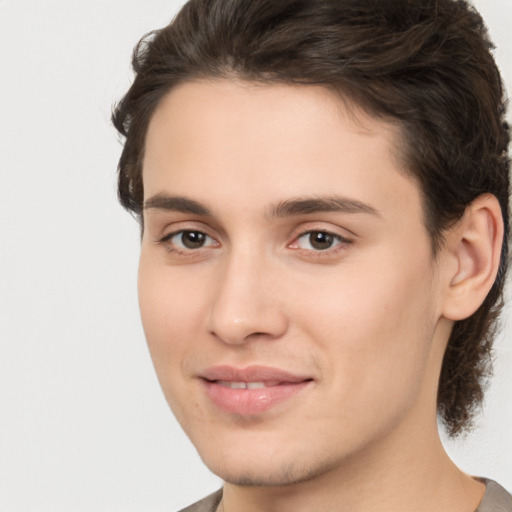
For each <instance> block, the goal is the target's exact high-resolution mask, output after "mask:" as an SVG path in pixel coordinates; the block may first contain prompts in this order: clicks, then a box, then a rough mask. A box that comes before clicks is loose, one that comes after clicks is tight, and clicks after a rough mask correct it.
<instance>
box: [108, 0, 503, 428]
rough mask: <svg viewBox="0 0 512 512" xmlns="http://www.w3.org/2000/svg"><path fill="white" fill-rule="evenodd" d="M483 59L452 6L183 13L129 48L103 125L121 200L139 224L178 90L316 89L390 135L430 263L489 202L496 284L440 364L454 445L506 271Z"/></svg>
mask: <svg viewBox="0 0 512 512" xmlns="http://www.w3.org/2000/svg"><path fill="white" fill-rule="evenodd" d="M492 48H493V46H492V43H491V42H490V40H489V38H488V35H487V31H486V28H485V25H484V23H483V21H482V18H481V17H480V15H479V14H478V13H477V12H476V11H475V9H474V8H473V7H472V6H471V5H469V4H468V2H466V1H463V0H394V1H393V2H387V1H386V2H384V1H380V0H280V1H275V0H190V1H189V2H188V3H187V4H185V6H184V7H183V8H182V9H181V11H180V12H179V14H178V15H177V16H176V18H175V19H174V20H173V22H172V23H171V24H169V25H168V26H167V27H165V28H163V29H161V30H157V31H155V32H152V33H150V34H148V35H147V36H146V37H144V38H143V39H142V40H141V41H140V42H139V44H138V46H137V47H136V48H135V51H134V55H133V68H134V70H135V80H134V82H133V85H132V86H131V88H130V89H129V91H128V92H127V94H126V95H125V96H124V98H123V99H122V101H121V102H120V103H119V104H118V105H117V107H116V108H115V111H114V114H113V122H114V125H115V126H116V128H117V129H118V131H119V132H120V133H121V134H122V135H123V136H124V137H125V139H126V140H125V145H124V149H123V152H122V155H121V158H120V161H119V198H120V201H121V203H122V204H123V206H124V207H126V208H127V209H128V210H130V211H132V212H134V213H135V214H136V215H138V216H139V218H140V219H141V220H142V218H141V215H142V201H143V186H142V160H143V155H144V144H145V136H146V131H147V127H148V123H149V121H150V118H151V116H152V114H153V112H154V111H155V108H156V107H157V106H158V104H159V102H160V101H161V99H162V98H163V97H164V96H165V95H166V93H168V92H169V90H170V89H171V88H173V87H174V86H176V85H177V84H178V83H181V82H184V81H188V80H193V79H201V78H233V77H236V78H239V79H240V78H241V79H244V80H248V81H257V82H264V83H294V84H316V85H323V86H326V87H329V88H331V89H333V90H335V91H337V92H338V93H339V94H340V95H341V96H342V97H343V98H347V99H348V100H349V101H352V102H354V103H355V104H358V105H359V106H361V107H362V108H364V109H365V110H366V111H368V112H369V113H370V114H371V115H373V116H376V117H382V118H384V119H387V120H390V121H392V122H394V123H396V124H398V126H399V127H400V128H401V133H402V142H403V148H402V149H401V153H402V155H401V157H402V159H403V161H404V162H405V167H406V169H407V172H408V173H410V174H411V175H412V176H414V177H415V179H416V180H417V182H418V183H419V185H420V188H421V190H422V193H423V201H424V212H425V225H426V228H427V230H428V232H429V234H430V237H431V240H432V247H433V251H434V254H435V253H436V251H437V250H438V248H439V246H440V244H442V241H443V230H446V229H447V228H448V227H449V226H450V225H452V224H453V223H454V222H456V221H457V220H459V219H460V218H461V217H462V215H463V213H464V210H465V208H466V207H467V206H468V205H469V204H470V203H471V202H472V201H473V200H474V199H475V198H476V197H477V196H479V195H480V194H482V193H486V192H488V193H491V194H494V195H495V196H496V197H497V198H498V200H499V202H500V205H501V209H502V213H503V218H504V221H505V233H506V237H505V242H504V244H503V249H502V255H501V266H500V269H499V272H498V277H497V278H496V281H495V283H494V285H493V287H492V289H491V291H490V293H489V294H488V296H487V298H486V299H485V301H484V303H483V304H482V305H481V306H480V308H479V309H478V311H477V312H476V313H475V314H473V315H472V316H471V317H470V318H468V319H465V320H462V321H459V322H457V323H456V324H455V326H454V329H453V331H452V334H451V337H450V340H449V343H448V348H447V350H446V354H445V358H444V361H443V367H442V370H441V376H440V384H439V391H438V411H439V414H440V416H441V417H442V419H443V420H444V423H445V425H446V427H447V430H448V432H449V433H450V434H451V435H455V434H457V433H459V432H461V431H463V430H465V429H467V428H469V427H470V426H471V419H472V416H473V414H474V411H475V409H476V408H477V407H478V406H479V405H480V403H481V401H482V399H483V383H484V382H485V377H487V375H488V374H489V372H490V360H491V348H492V341H493V338H494V335H495V331H496V325H497V317H498V313H499V311H500V309H501V306H502V294H503V285H504V276H505V271H506V266H507V236H508V196H509V176H508V172H509V159H508V155H507V147H508V143H509V132H508V126H507V124H506V122H505V119H504V114H505V104H504V98H503V96H504V93H503V89H502V84H501V78H500V74H499V71H498V69H497V67H496V64H495V62H494V60H493V57H492V55H491V50H492Z"/></svg>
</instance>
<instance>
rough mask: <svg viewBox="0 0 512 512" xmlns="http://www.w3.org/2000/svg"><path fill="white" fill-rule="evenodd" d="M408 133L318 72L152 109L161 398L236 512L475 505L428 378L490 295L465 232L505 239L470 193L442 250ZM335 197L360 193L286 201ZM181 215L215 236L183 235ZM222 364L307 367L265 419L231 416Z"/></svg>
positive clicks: (151, 314)
mask: <svg viewBox="0 0 512 512" xmlns="http://www.w3.org/2000/svg"><path fill="white" fill-rule="evenodd" d="M399 143H400V134H399V133H398V132H397V129H396V127H393V126H391V125H390V124H387V123H385V122H384V121H381V120H376V119H373V118H371V117H369V116H368V115H366V114H365V113H363V112H362V111H360V110H359V109H358V108H357V107H356V106H354V105H352V106H351V108H350V109H348V110H347V108H346V104H345V103H343V102H342V101H340V100H339V99H337V98H336V97H335V96H334V95H333V94H332V93H330V92H328V91H327V90H325V89H322V88H318V87H305V86H302V87H293V86H284V85H265V86H263V85H256V84H249V83H244V82H236V81H227V80H220V81H215V82H214V81H210V82H209V81H198V82H191V83H186V84H183V85H180V86H179V87H177V88H175V89H173V90H172V91H171V92H170V93H169V94H168V95H167V96H166V97H165V99H164V100H162V102H161V104H160V105H159V106H158V108H157V110H156V112H155V114H154V116H153V118H152V120H151V123H150V126H149V130H148V134H147V139H146V152H145V160H144V166H143V180H144V191H145V201H146V208H145V209H144V234H143V239H142V249H141V258H140V271H139V298H140V308H141V315H142V320H143V325H144V330H145V334H146V337H147V342H148V345H149V349H150V352H151V355H152V358H153V362H154V366H155V369H156V372H157V374H158V377H159V380H160V383H161V386H162V388H163V390H164V393H165V396H166V398H167V401H168V402H169V404H170V406H171V408H172V410H173V412H174V414H175V415H176V417H177V419H178V421H179V422H180V424H181V425H182V427H183V429H184V430H185V432H186V433H187V434H188V436H189V437H190V439H191V441H192V442H193V444H194V445H195V446H196V448H197V450H198V452H199V454H200V455H201V457H202V459H203V460H204V462H205V463H206V464H207V465H208V466H209V467H210V469H212V471H213V472H215V473H216V474H218V475H219V476H220V477H221V478H223V479H224V480H225V481H226V485H225V488H224V498H223V507H224V510H225V511H226V512H229V511H232V510H233V511H234V510H244V511H249V512H250V511H256V510H266V511H273V510H276V511H277V510H279V511H281V512H286V511H288V510H290V511H291V510H293V511H294V512H297V511H302V510H347V511H348V510H350V511H366V510H367V511H370V510H372V511H387V510H390V511H391V510H395V511H396V510H415V511H422V510H425V511H426V510H429V511H433V510H439V511H452V512H453V511H461V512H462V511H467V512H471V511H473V510H475V509H476V507H477V505H478V502H479V501H480V499H481V497H482V494H483V490H484V487H483V485H482V484H481V483H479V482H477V481H475V480H473V479H471V478H470V477H468V476H467V475H464V474H463V473H462V472H460V471H459V470H458V469H457V468H456V467H455V466H454V465H453V464H452V462H451V461H450V460H449V458H448V457H447V455H446V454H445V452H444V450H443V448H442V445H441V442H440V440H439V436H438V432H437V423H436V393H437V381H438V377H439V372H440V367H441V362H442V357H443V353H444V349H445V346H446V342H447V339H448V336H449V333H450V330H451V328H452V325H453V320H456V319H458V318H459V317H461V316H463V315H465V314H468V312H469V314H471V311H470V310H471V309H474V308H476V307H478V304H477V302H478V300H480V298H479V297H476V298H474V300H473V302H474V304H468V302H467V301H468V300H469V299H466V298H464V299H461V297H466V296H467V295H468V290H467V289H466V295H464V294H463V293H461V292H460V291H455V289H456V290H460V289H461V287H463V286H464V283H465V285H466V287H467V286H468V285H467V282H468V276H473V275H475V274H477V273H478V272H481V271H482V268H484V267H485V268H484V270H485V269H487V267H486V266H485V262H484V263H481V262H480V259H478V254H479V253H478V250H477V249H474V247H473V245H471V242H468V241H467V240H466V239H465V238H464V236H465V235H464V233H468V232H469V230H470V229H473V230H474V231H475V232H478V233H480V231H482V230H483V231H485V230H486V229H487V230H491V231H492V236H491V237H490V238H492V243H494V245H497V242H494V240H495V239H496V238H499V237H498V235H499V233H498V234H496V233H497V232H496V229H495V228H494V225H495V224H493V222H494V220H493V219H494V217H492V215H490V214H489V211H491V212H493V211H494V212H496V209H495V205H494V203H493V202H492V199H491V203H489V198H486V199H487V203H484V202H483V200H482V204H483V205H484V206H485V204H487V205H489V204H491V208H489V207H488V206H487V207H484V206H482V205H479V204H478V205H477V206H475V208H474V210H475V212H478V214H477V213H475V215H473V216H469V217H468V219H469V220H467V219H466V220H463V222H462V224H461V225H459V226H458V227H457V228H456V229H454V231H453V233H454V234H453V236H451V237H448V238H447V243H446V244H445V247H444V248H443V249H442V251H441V253H440V254H438V255H437V257H435V258H434V256H433V254H432V249H431V244H430V240H429V238H428V235H427V232H426V230H425V227H424V223H423V217H422V207H421V204H422V203H421V195H420V191H419V189H418V186H417V184H416V182H415V181H414V180H413V179H412V178H411V177H409V176H408V175H407V173H406V172H405V171H404V169H403V168H402V165H401V162H400V161H399V159H398V158H397V157H396V154H397V153H398V152H397V151H396V149H395V148H396V147H397V146H398V145H399ZM175 196H178V197H180V198H186V199H187V200H192V201H194V202H195V203H197V204H195V206H196V207H197V206H198V205H200V206H201V208H202V209H203V210H204V211H199V210H197V208H196V210H197V211H195V212H190V211H182V210H183V202H182V203H179V204H178V203H177V202H176V201H174V202H172V201H171V200H169V199H168V198H169V197H175ZM334 196H336V197H337V198H343V200H345V201H348V202H349V203H348V205H349V206H350V207H347V204H345V207H344V208H342V209H341V210H339V211H313V212H309V213H305V212H301V211H300V208H299V209H298V210H299V211H290V208H288V209H287V208H283V204H289V202H290V201H296V200H297V199H300V200H304V199H312V198H313V199H319V198H324V199H325V198H330V199H332V198H333V197H334ZM162 198H163V199H162ZM187 204H188V203H187ZM279 205H280V206H281V208H279V207H278V206H279ZM354 205H355V206H354ZM361 205H363V206H361ZM493 208H494V210H493ZM206 210H208V214H206ZM276 210H277V212H276ZM296 210H297V208H296ZM484 210H485V213H483V212H484ZM498 210H499V207H498ZM489 219H491V221H489ZM486 226H487V227H486ZM489 226H490V227H489ZM479 229H480V231H478V230H479ZM183 230H188V231H192V232H194V234H195V236H197V233H202V234H204V243H203V245H202V246H201V245H200V244H199V246H197V247H196V248H187V247H186V246H184V245H183V238H182V236H181V233H182V232H183ZM493 230H494V231H493ZM312 232H313V233H318V232H323V233H329V234H331V236H332V245H331V246H329V243H327V244H326V245H327V247H326V248H324V247H322V248H318V245H314V244H312V239H311V237H310V234H311V233H312ZM493 237H494V238H493ZM466 238H468V237H466ZM461 240H462V241H461ZM468 240H469V238H468ZM313 241H314V240H313ZM324 241H325V240H324ZM328 241H329V240H328ZM492 243H491V245H492ZM484 245H485V244H484V243H483V242H482V247H483V246H484ZM488 246H489V244H487V245H485V247H488ZM493 247H494V246H493ZM493 258H494V259H493ZM495 259H496V258H495V257H494V256H493V257H492V258H490V261H491V263H492V262H493V261H495ZM488 260H489V258H488ZM482 261H483V260H482ZM486 261H487V260H486ZM492 272H494V270H493V269H490V270H489V271H488V273H489V275H491V274H492ZM491 277H492V276H491ZM491 277H489V279H491ZM461 283H462V284H461ZM485 283H487V281H486V282H485ZM485 283H484V284H483V285H482V287H483V288H485V286H487V284H485ZM481 293H482V294H483V293H484V292H483V291H482V292H481ZM473 295H474V294H473ZM473 295H471V297H473ZM483 296H485V295H483ZM481 300H483V298H482V299H481ZM464 301H466V302H464ZM220 364H223V365H230V366H235V367H237V368H245V367H247V366H249V365H255V364H256V365H264V366H272V367H277V368H281V369H284V370H286V371H288V372H291V373H293V374H300V375H307V376H309V377H310V378H311V379H312V382H311V383H310V385H308V386H307V388H306V389H304V390H303V391H301V392H300V393H298V394H296V395H294V396H293V397H291V398H290V399H288V400H286V401H284V402H283V403H280V404H278V405H277V406H276V407H273V408H271V409H270V410H268V411H266V412H264V413H262V414H256V415H253V416H243V415H237V414H231V413H227V412H225V411H222V410H220V409H219V408H218V407H216V406H215V405H214V404H212V402H211V400H210V399H209V398H208V396H207V395H206V393H205V391H204V385H203V384H204V383H203V382H202V381H201V379H199V378H198V375H199V374H201V372H202V371H203V370H204V369H205V368H207V367H211V366H214V365H220Z"/></svg>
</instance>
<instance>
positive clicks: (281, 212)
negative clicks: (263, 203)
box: [270, 196, 380, 217]
mask: <svg viewBox="0 0 512 512" xmlns="http://www.w3.org/2000/svg"><path fill="white" fill-rule="evenodd" d="M319 212H340V213H366V214H370V215H375V216H376V217H380V214H379V212H378V211H377V210H376V209H375V208H374V207H373V206H370V205H369V204H366V203H363V202H361V201H357V200H355V199H349V198H346V197H338V196H327V197H312V198H309V197H306V198H297V199H290V200H286V201H282V202H280V203H278V204H277V205H276V206H274V207H273V208H271V210H270V214H271V216H272V217H288V216H293V215H307V214H310V213H319Z"/></svg>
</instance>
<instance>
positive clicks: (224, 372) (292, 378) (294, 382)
mask: <svg viewBox="0 0 512 512" xmlns="http://www.w3.org/2000/svg"><path fill="white" fill-rule="evenodd" d="M200 379H201V380H202V382H203V385H204V387H205V391H206V395H207V396H208V397H209V399H210V400H211V401H212V402H213V404H214V405H215V406H217V407H218V408H220V409H221V410H223V411H225V412H228V413H231V414H237V415H240V416H254V415H257V414H262V413H264V412H266V411H268V410H269V409H272V408H273V407H275V406H277V405H279V404H281V403H283V402H285V401H287V400H288V399H291V398H292V397H293V396H295V395H296V394H297V393H299V392H301V391H302V390H304V389H305V388H307V387H309V386H310V385H311V384H312V382H313V379H312V377H310V376H306V375H297V374H294V373H290V372H288V371H286V370H282V369H279V368H272V367H268V366H248V367H246V368H234V367H231V366H214V367H211V368H207V369H206V370H204V371H203V372H202V373H201V374H200ZM227 382H239V383H241V382H243V383H248V382H259V383H263V384H264V385H265V387H258V388H256V389H233V388H230V387H227V386H226V383H227Z"/></svg>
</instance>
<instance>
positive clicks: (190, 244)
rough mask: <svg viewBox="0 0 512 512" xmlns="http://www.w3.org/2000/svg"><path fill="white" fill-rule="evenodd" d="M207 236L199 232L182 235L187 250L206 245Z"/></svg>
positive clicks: (187, 232)
mask: <svg viewBox="0 0 512 512" xmlns="http://www.w3.org/2000/svg"><path fill="white" fill-rule="evenodd" d="M204 239H205V235H204V233H200V232H199V231H185V232H184V233H183V234H182V235H181V241H182V242H183V245H184V246H185V247H186V248H187V249H197V248H199V247H202V246H203V244H204Z"/></svg>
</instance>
